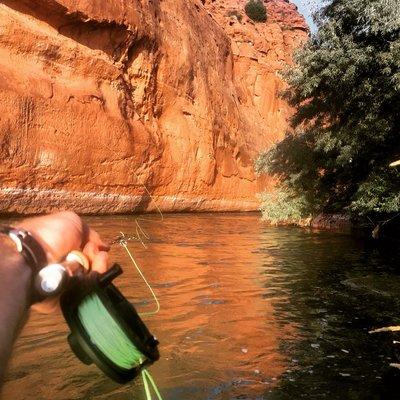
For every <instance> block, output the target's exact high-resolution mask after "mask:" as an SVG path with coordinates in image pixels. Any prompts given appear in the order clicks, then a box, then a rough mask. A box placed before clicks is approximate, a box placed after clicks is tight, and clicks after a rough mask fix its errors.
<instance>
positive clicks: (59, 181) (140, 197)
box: [0, 0, 308, 214]
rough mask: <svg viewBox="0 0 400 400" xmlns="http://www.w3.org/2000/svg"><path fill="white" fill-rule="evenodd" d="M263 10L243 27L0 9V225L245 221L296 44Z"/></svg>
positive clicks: (294, 33)
mask: <svg viewBox="0 0 400 400" xmlns="http://www.w3.org/2000/svg"><path fill="white" fill-rule="evenodd" d="M265 3H266V6H267V9H268V21H267V23H265V24H264V23H258V24H255V23H253V22H252V21H250V20H249V19H248V18H247V17H246V16H245V13H244V11H243V6H244V4H245V2H244V1H241V0H215V1H209V0H202V1H201V0H199V1H197V0H142V1H139V0H129V1H128V0H108V1H103V0H90V1H89V0H37V1H35V2H32V1H29V0H1V1H0V76H1V78H0V141H1V146H0V159H1V166H0V212H3V213H9V212H13V213H15V212H16V213H23V214H24V213H37V212H47V211H50V210H52V209H55V208H65V207H72V208H74V209H75V210H76V211H78V212H82V213H116V212H130V211H143V210H147V211H151V210H154V208H155V206H156V204H158V205H159V206H160V208H161V209H162V210H164V211H185V210H187V211H189V210H190V211H214V210H216V211H222V210H229V211H244V210H255V209H256V208H257V207H258V204H257V200H256V198H255V194H256V193H257V192H259V191H261V190H262V189H264V188H266V187H267V188H268V187H269V186H270V185H271V184H272V182H270V181H269V180H268V179H265V178H264V179H262V180H260V179H258V178H256V177H255V175H254V172H253V161H254V158H255V157H256V156H257V154H258V153H259V151H260V150H262V149H265V148H267V147H268V146H270V145H271V144H272V143H273V142H275V141H276V140H278V139H279V138H281V137H282V135H283V133H284V131H285V130H286V128H287V121H288V118H289V117H290V115H291V112H292V111H291V110H290V108H289V107H288V105H287V104H285V102H283V101H282V100H281V99H279V98H278V92H279V91H280V90H281V89H283V88H284V83H283V82H282V80H281V79H280V77H279V71H281V70H282V69H284V68H286V67H287V65H288V64H291V63H292V55H293V51H294V49H296V48H297V47H299V46H300V45H301V44H302V43H304V41H306V40H307V37H308V28H307V26H306V24H305V21H304V19H303V17H301V16H300V15H299V14H298V12H297V10H296V7H295V6H294V5H292V4H291V3H289V2H288V1H285V0H270V1H266V2H265ZM237 13H239V15H240V16H239V15H237ZM149 193H151V196H149Z"/></svg>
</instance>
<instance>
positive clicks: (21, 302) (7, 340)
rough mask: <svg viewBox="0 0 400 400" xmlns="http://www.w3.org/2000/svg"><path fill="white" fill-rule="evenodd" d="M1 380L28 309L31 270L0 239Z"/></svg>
mask: <svg viewBox="0 0 400 400" xmlns="http://www.w3.org/2000/svg"><path fill="white" fill-rule="evenodd" d="M0 257H1V258H0V382H1V380H2V377H3V375H4V371H5V369H6V366H7V361H8V359H9V357H10V355H11V350H12V345H13V342H14V340H15V339H16V337H17V334H18V331H19V329H20V328H21V327H22V324H23V322H24V321H25V320H26V316H27V314H28V310H29V298H30V288H31V274H32V272H31V270H30V268H29V266H28V265H26V262H25V260H24V258H23V257H22V256H21V255H20V254H19V253H18V252H17V251H15V250H14V249H12V247H10V246H7V245H4V246H3V243H1V256H0Z"/></svg>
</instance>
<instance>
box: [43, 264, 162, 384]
mask: <svg viewBox="0 0 400 400" xmlns="http://www.w3.org/2000/svg"><path fill="white" fill-rule="evenodd" d="M72 259H73V261H74V262H77V261H78V258H77V257H75V258H74V257H72ZM67 260H68V258H67ZM70 260H71V257H70ZM53 270H54V271H55V270H56V269H55V268H54V267H53ZM122 273H123V271H122V268H121V267H120V265H118V264H114V265H113V266H112V267H111V269H109V270H108V271H107V272H105V273H104V274H98V273H96V272H90V273H87V274H80V275H78V276H75V277H72V278H69V281H68V284H67V290H66V291H64V292H63V294H62V296H61V299H60V304H61V309H62V312H63V315H64V318H65V320H66V322H67V324H68V326H69V328H70V331H71V332H70V334H69V336H68V342H69V345H70V347H71V349H72V351H73V352H74V354H75V355H76V356H77V357H78V359H79V360H80V361H82V362H83V363H84V364H87V365H90V364H95V365H97V367H98V368H100V369H101V370H102V371H103V372H104V373H105V374H106V375H107V376H108V377H110V378H111V379H113V380H114V381H116V382H118V383H121V384H124V383H127V382H129V381H131V380H133V379H134V378H135V377H137V376H138V375H139V373H140V372H141V371H142V370H143V369H144V368H146V367H147V366H149V365H151V364H153V363H154V362H155V361H157V360H158V359H159V352H158V347H157V346H158V341H157V339H156V338H155V337H154V336H153V335H152V334H151V333H150V332H149V330H148V329H147V327H146V325H145V324H144V322H143V321H142V319H141V318H140V316H139V314H138V313H137V311H136V310H135V308H134V306H133V305H132V304H131V303H130V302H129V301H128V300H127V299H126V298H125V297H124V296H123V294H122V293H121V292H120V291H119V290H118V289H117V288H116V286H114V285H113V283H112V282H113V280H114V279H115V278H116V277H118V276H119V275H121V274H122ZM48 276H50V277H51V274H48ZM43 277H45V275H43V276H42V281H41V287H42V288H43V287H45V288H46V287H47V288H48V287H52V288H53V289H54V287H55V286H56V285H55V283H54V282H55V280H54V276H53V278H52V279H50V281H52V282H53V283H50V284H49V283H48V281H49V279H47V284H45V282H46V279H43ZM63 279H64V278H63ZM58 281H59V282H61V279H58Z"/></svg>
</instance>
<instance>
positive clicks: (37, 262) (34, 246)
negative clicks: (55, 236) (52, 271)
mask: <svg viewBox="0 0 400 400" xmlns="http://www.w3.org/2000/svg"><path fill="white" fill-rule="evenodd" d="M0 233H3V234H5V235H7V236H8V237H9V238H10V239H11V240H12V241H13V242H14V243H15V245H16V248H17V251H18V252H19V253H20V254H21V255H22V256H23V257H24V259H25V261H26V262H27V264H28V265H29V267H30V268H31V269H32V271H33V273H34V274H37V273H38V272H39V271H40V270H41V269H42V268H43V267H44V266H45V265H46V264H47V257H46V253H45V251H44V249H43V247H42V246H41V245H40V243H39V242H38V241H37V240H36V239H35V238H34V237H33V236H32V234H31V233H30V232H28V231H26V230H24V229H20V228H14V227H11V226H4V225H1V226H0Z"/></svg>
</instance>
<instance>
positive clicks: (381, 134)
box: [256, 0, 400, 220]
mask: <svg viewBox="0 0 400 400" xmlns="http://www.w3.org/2000/svg"><path fill="white" fill-rule="evenodd" d="M396 3H397V2H396V1H394V0H393V1H387V0H372V1H371V0H333V1H331V2H330V3H329V4H328V5H327V6H326V7H325V8H324V9H323V10H322V11H321V12H320V15H319V17H318V25H319V29H318V32H317V33H316V34H315V35H314V36H313V37H312V38H311V40H310V42H309V43H308V44H307V45H306V47H305V48H304V49H303V50H301V51H300V52H299V53H298V54H297V57H296V62H297V64H296V65H297V66H296V67H295V68H293V69H292V70H291V71H290V72H289V73H288V75H287V80H288V82H289V84H290V89H289V90H287V91H286V93H285V94H284V97H285V98H286V99H287V100H288V101H289V103H290V104H291V105H292V106H294V107H297V112H296V113H295V115H294V117H293V119H292V127H293V132H294V133H288V134H286V136H285V138H284V139H283V141H281V142H280V143H278V144H277V145H276V146H274V147H273V148H272V149H271V150H269V151H267V152H266V153H263V154H262V155H261V156H260V158H259V160H258V161H257V163H256V169H257V171H258V172H259V173H269V174H271V175H274V176H276V177H277V178H278V179H279V181H280V182H281V186H282V188H283V189H281V190H284V191H286V192H288V193H290V196H289V198H288V199H286V200H287V201H283V202H282V209H285V208H287V211H288V215H292V214H293V210H292V208H293V205H296V204H297V205H298V204H301V205H302V206H301V207H300V209H299V211H300V215H301V217H303V218H304V217H307V216H308V215H309V213H312V214H313V215H315V214H317V213H320V212H325V213H343V212H346V213H350V214H352V215H356V216H358V215H362V216H369V217H374V216H377V215H379V214H381V213H396V212H399V211H400V195H399V193H400V173H399V172H398V170H395V169H390V168H389V164H390V162H392V161H394V160H396V159H398V158H400V73H399V71H400V17H399V15H398V12H397V5H396ZM265 199H266V201H265V202H264V204H263V213H264V217H265V218H267V219H269V218H268V215H269V213H270V212H271V215H275V214H274V213H273V212H272V211H268V210H271V208H270V206H269V205H268V202H269V201H270V197H268V196H267V197H265ZM274 218H275V217H274ZM274 218H272V219H271V220H274Z"/></svg>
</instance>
